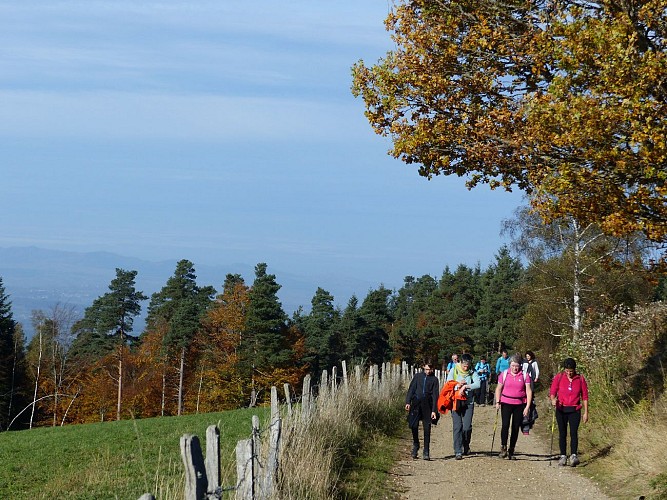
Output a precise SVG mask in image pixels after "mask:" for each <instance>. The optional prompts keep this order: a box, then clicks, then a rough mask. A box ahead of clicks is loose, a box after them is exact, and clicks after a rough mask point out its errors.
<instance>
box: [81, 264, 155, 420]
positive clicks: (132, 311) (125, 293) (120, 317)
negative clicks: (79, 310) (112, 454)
mask: <svg viewBox="0 0 667 500" xmlns="http://www.w3.org/2000/svg"><path fill="white" fill-rule="evenodd" d="M136 276H137V271H126V270H124V269H120V268H116V277H115V278H114V279H113V280H111V283H110V284H109V291H108V292H107V293H105V294H104V295H102V296H100V297H98V298H97V299H95V300H94V301H93V304H92V305H91V306H90V307H88V308H87V309H86V311H85V313H84V317H83V319H82V320H80V321H79V322H77V324H76V325H75V326H74V330H75V331H76V332H78V336H77V338H76V340H75V341H74V343H73V344H72V354H73V355H74V356H76V357H79V358H80V359H86V358H87V359H88V360H94V359H99V358H102V357H104V356H105V355H106V354H110V353H112V352H114V353H115V356H116V359H117V365H118V374H117V376H118V378H117V389H118V397H117V403H116V419H117V420H120V417H121V405H122V396H123V358H124V354H125V351H126V349H127V346H128V344H131V343H132V342H133V341H134V340H135V339H136V337H134V336H133V335H131V332H132V329H133V325H134V318H135V317H136V316H137V315H138V314H139V313H140V312H141V301H143V300H146V299H147V298H148V297H146V296H145V295H144V294H143V293H142V292H140V291H137V290H136V288H135V279H136Z"/></svg>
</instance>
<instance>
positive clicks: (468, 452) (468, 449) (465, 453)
mask: <svg viewBox="0 0 667 500" xmlns="http://www.w3.org/2000/svg"><path fill="white" fill-rule="evenodd" d="M463 454H464V455H470V446H464V447H463Z"/></svg>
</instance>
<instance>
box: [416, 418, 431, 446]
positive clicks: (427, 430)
mask: <svg viewBox="0 0 667 500" xmlns="http://www.w3.org/2000/svg"><path fill="white" fill-rule="evenodd" d="M421 422H422V426H423V427H424V452H425V453H429V452H430V444H431V411H430V410H429V411H428V413H427V412H425V411H423V410H422V419H421ZM412 444H413V445H416V446H417V447H419V425H417V427H413V428H412Z"/></svg>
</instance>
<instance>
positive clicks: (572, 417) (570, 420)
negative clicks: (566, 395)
mask: <svg viewBox="0 0 667 500" xmlns="http://www.w3.org/2000/svg"><path fill="white" fill-rule="evenodd" d="M556 422H558V446H560V454H561V455H567V427H568V425H569V426H570V453H574V454H575V455H576V454H577V453H578V450H579V424H580V423H581V410H577V411H573V412H570V413H565V412H563V411H561V410H556Z"/></svg>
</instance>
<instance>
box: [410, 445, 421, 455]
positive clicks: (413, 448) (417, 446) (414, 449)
mask: <svg viewBox="0 0 667 500" xmlns="http://www.w3.org/2000/svg"><path fill="white" fill-rule="evenodd" d="M418 451H419V445H418V444H413V445H412V453H411V455H412V458H417V452H418Z"/></svg>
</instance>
